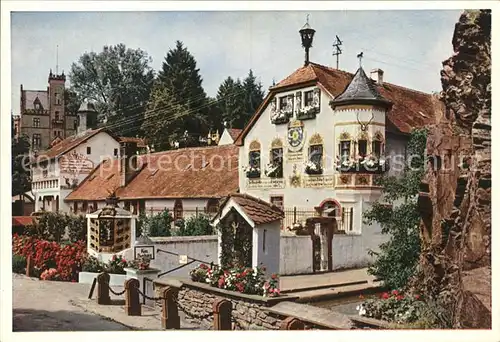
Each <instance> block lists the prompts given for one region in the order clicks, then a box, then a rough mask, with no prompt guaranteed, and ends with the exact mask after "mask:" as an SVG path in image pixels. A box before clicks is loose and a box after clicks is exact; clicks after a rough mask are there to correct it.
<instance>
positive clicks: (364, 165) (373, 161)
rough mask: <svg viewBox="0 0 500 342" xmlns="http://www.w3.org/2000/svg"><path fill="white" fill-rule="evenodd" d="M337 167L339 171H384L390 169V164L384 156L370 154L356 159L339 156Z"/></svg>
mask: <svg viewBox="0 0 500 342" xmlns="http://www.w3.org/2000/svg"><path fill="white" fill-rule="evenodd" d="M336 169H337V171H339V172H349V173H358V172H359V173H383V172H386V171H388V170H389V165H388V163H386V161H385V159H384V158H377V157H374V156H371V155H368V156H365V157H358V158H356V159H343V160H340V159H339V158H337V163H336Z"/></svg>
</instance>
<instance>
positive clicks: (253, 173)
mask: <svg viewBox="0 0 500 342" xmlns="http://www.w3.org/2000/svg"><path fill="white" fill-rule="evenodd" d="M243 171H244V172H245V173H246V175H247V178H260V168H258V167H252V166H247V167H246V168H244V169H243Z"/></svg>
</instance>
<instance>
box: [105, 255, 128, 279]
mask: <svg viewBox="0 0 500 342" xmlns="http://www.w3.org/2000/svg"><path fill="white" fill-rule="evenodd" d="M127 266H128V263H127V260H125V259H124V258H122V257H121V256H120V255H118V256H117V255H116V254H114V255H113V256H112V257H111V260H110V261H109V263H108V265H107V267H106V271H107V272H109V273H115V274H125V273H126V272H125V267H127Z"/></svg>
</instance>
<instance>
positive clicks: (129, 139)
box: [119, 137, 147, 147]
mask: <svg viewBox="0 0 500 342" xmlns="http://www.w3.org/2000/svg"><path fill="white" fill-rule="evenodd" d="M119 141H120V142H135V143H137V147H146V146H147V145H146V141H145V140H144V139H142V138H134V137H120V139H119Z"/></svg>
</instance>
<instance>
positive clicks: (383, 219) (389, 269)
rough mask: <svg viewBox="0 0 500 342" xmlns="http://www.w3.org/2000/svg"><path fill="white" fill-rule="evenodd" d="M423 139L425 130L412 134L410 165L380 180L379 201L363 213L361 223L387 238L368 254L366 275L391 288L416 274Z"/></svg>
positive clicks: (404, 283)
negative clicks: (378, 227) (376, 226)
mask: <svg viewBox="0 0 500 342" xmlns="http://www.w3.org/2000/svg"><path fill="white" fill-rule="evenodd" d="M426 138H427V130H426V129H418V130H415V131H413V132H412V134H411V137H410V141H409V143H408V156H410V157H412V156H413V158H411V163H409V164H407V165H406V166H405V169H404V171H403V175H402V176H399V177H394V176H386V177H384V178H382V180H381V185H382V187H383V189H382V197H381V200H379V201H377V202H375V203H373V205H372V207H371V208H370V210H368V211H366V212H365V213H364V219H365V223H367V224H372V223H375V222H376V223H379V224H380V225H381V227H382V233H383V234H387V235H388V236H389V239H388V241H387V242H384V243H382V244H381V245H380V246H379V247H380V251H379V252H374V251H370V254H371V255H373V256H375V262H374V263H373V265H371V266H370V268H369V272H370V273H371V274H373V275H375V276H377V277H380V278H381V279H382V280H383V282H384V284H385V285H386V286H388V287H391V288H402V287H404V286H406V284H407V283H408V281H409V279H410V277H411V276H413V275H414V273H415V271H416V267H417V263H418V258H419V255H420V237H419V223H420V214H419V212H418V208H417V196H418V187H419V184H420V181H421V179H422V176H423V174H424V161H425V143H426ZM387 203H392V206H388V205H387Z"/></svg>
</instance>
